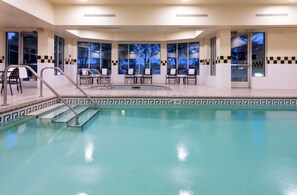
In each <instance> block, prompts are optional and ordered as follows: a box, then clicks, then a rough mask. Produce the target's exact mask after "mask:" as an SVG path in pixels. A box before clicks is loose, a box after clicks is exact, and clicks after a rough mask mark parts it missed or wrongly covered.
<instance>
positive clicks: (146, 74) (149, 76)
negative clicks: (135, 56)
mask: <svg viewBox="0 0 297 195" xmlns="http://www.w3.org/2000/svg"><path fill="white" fill-rule="evenodd" d="M145 79H150V80H151V84H152V83H153V77H152V71H151V69H150V68H146V69H144V73H143V75H142V83H144V82H145Z"/></svg>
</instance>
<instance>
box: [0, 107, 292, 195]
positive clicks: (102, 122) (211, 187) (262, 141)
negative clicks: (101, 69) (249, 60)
mask: <svg viewBox="0 0 297 195" xmlns="http://www.w3.org/2000/svg"><path fill="white" fill-rule="evenodd" d="M296 119H297V110H296V109H290V108H288V107H286V108H284V109H279V108H273V107H269V108H263V109H261V108H259V107H255V106H254V107H248V106H245V107H241V108H238V107H237V108H234V107H228V106H225V107H220V106H214V107H213V106H183V105H172V106H170V105H167V106H158V105H152V106H140V105H138V106H137V105H136V106H105V107H103V108H102V110H101V112H100V113H98V114H97V115H95V117H93V119H92V120H91V121H89V122H88V124H87V125H86V126H85V127H84V130H83V131H81V130H78V129H74V128H67V127H65V125H62V124H60V123H51V122H49V121H47V120H42V119H28V120H25V121H23V122H20V123H15V124H14V125H10V126H7V127H5V128H2V130H1V131H0V173H1V174H0V194H5V195H19V194H21V195H40V194H42V195H53V194H54V195H65V194H67V195H99V194H105V195H165V194H166V195H167V194H168V195H197V194H198V195H199V194H201V195H218V194H221V195H225V194H226V195H238V194H241V195H251V194H255V195H257V194H261V195H280V194H282V195H296V194H297V150H296V148H297V141H296V138H297V129H296V126H297V120H296Z"/></svg>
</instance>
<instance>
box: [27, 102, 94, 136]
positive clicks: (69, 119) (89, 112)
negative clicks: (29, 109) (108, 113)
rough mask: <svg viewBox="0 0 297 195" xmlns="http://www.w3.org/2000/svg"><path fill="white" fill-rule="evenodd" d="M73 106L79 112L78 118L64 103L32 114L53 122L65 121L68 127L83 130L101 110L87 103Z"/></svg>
mask: <svg viewBox="0 0 297 195" xmlns="http://www.w3.org/2000/svg"><path fill="white" fill-rule="evenodd" d="M72 108H73V109H74V111H75V112H76V113H77V114H78V118H76V117H75V114H74V113H73V112H72V111H71V110H70V109H69V108H68V107H67V106H65V105H63V104H59V105H56V106H51V108H46V109H41V110H39V111H38V112H37V111H36V112H34V113H32V114H31V115H30V116H35V117H36V118H39V119H41V120H46V119H48V120H50V121H51V122H52V123H65V124H67V126H68V127H74V128H81V129H82V130H83V127H84V125H85V124H86V123H87V122H88V121H90V120H91V119H92V118H93V117H94V116H95V115H96V114H97V113H98V112H99V111H100V109H98V108H93V107H90V106H86V105H76V106H73V107H72Z"/></svg>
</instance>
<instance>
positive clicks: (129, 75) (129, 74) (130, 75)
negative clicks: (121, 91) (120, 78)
mask: <svg viewBox="0 0 297 195" xmlns="http://www.w3.org/2000/svg"><path fill="white" fill-rule="evenodd" d="M129 79H132V80H133V83H135V73H134V69H133V68H129V69H128V72H127V74H126V75H125V83H128V81H129Z"/></svg>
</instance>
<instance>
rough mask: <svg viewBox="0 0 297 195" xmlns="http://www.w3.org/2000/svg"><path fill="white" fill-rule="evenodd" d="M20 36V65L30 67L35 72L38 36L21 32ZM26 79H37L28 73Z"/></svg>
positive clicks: (34, 33)
mask: <svg viewBox="0 0 297 195" xmlns="http://www.w3.org/2000/svg"><path fill="white" fill-rule="evenodd" d="M21 35H22V42H21V43H22V48H21V49H22V56H21V63H20V64H25V65H28V66H30V67H31V68H32V69H33V70H34V71H35V72H37V53H38V49H37V47H38V43H37V41H38V35H37V32H23V33H21ZM28 78H29V79H30V80H33V81H37V77H36V76H35V75H34V74H33V73H32V72H31V71H28Z"/></svg>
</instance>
